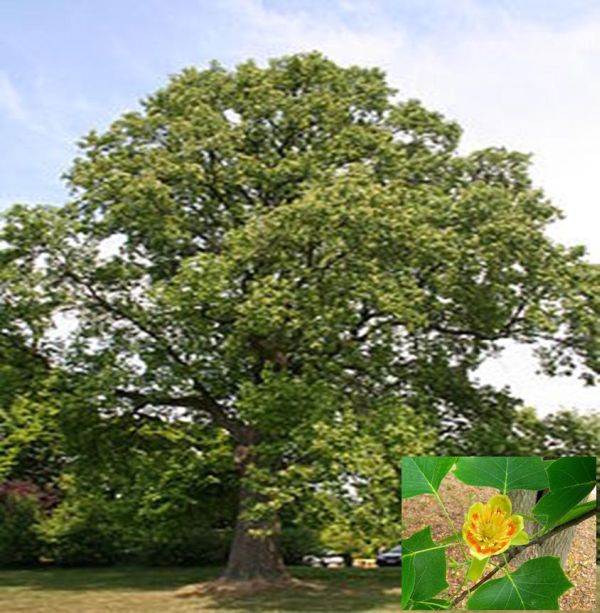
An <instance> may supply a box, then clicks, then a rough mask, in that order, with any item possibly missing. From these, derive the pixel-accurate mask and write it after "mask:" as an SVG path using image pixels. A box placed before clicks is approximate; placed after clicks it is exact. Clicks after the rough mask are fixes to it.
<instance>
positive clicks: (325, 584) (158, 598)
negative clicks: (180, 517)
mask: <svg viewBox="0 0 600 613" xmlns="http://www.w3.org/2000/svg"><path fill="white" fill-rule="evenodd" d="M291 571H292V574H293V576H294V577H296V578H298V579H301V580H303V581H306V582H309V587H307V586H305V587H302V588H290V589H273V590H269V591H266V592H265V591H260V592H256V593H253V594H244V595H238V596H232V595H218V596H215V595H211V596H202V597H190V598H185V599H183V598H176V597H175V596H174V592H175V590H177V589H178V588H180V587H182V586H184V585H188V584H192V583H201V582H204V581H210V580H212V579H215V578H217V577H218V576H219V573H220V569H218V568H139V567H123V568H120V567H119V568H94V569H79V568H78V569H39V570H11V571H0V611H2V613H12V612H13V611H15V612H16V611H20V612H25V611H26V612H27V613H41V612H44V613H63V612H64V613H71V612H73V613H75V612H77V613H91V612H102V613H112V612H113V611H114V612H119V613H124V612H131V613H136V612H139V611H144V612H148V613H153V612H156V613H158V612H159V611H160V612H161V613H162V612H167V613H169V612H179V611H220V612H242V611H265V612H275V611H286V612H287V611H290V612H291V611H326V612H329V611H399V610H400V572H399V570H398V569H394V568H389V569H372V570H362V569H355V568H352V569H313V568H301V567H295V568H292V569H291Z"/></svg>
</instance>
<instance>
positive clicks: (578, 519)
mask: <svg viewBox="0 0 600 613" xmlns="http://www.w3.org/2000/svg"><path fill="white" fill-rule="evenodd" d="M595 515H596V509H591V510H590V511H588V512H587V513H584V514H583V515H580V516H579V517H576V518H575V519H572V520H571V521H568V522H566V523H564V524H561V525H560V526H557V527H556V528H554V529H553V530H550V532H546V534H542V535H541V536H538V537H537V538H534V539H532V540H531V541H529V543H527V544H526V545H521V546H519V547H514V548H513V549H512V550H511V552H510V553H509V554H508V555H507V556H506V557H505V559H504V561H503V562H502V563H501V564H499V565H498V566H496V567H495V568H494V569H493V570H491V571H490V572H489V573H488V574H487V575H485V576H484V577H483V578H482V579H480V580H479V581H478V582H477V583H476V584H475V585H474V586H473V587H472V588H471V590H475V589H476V588H478V587H479V586H480V585H481V584H483V583H485V582H486V581H487V580H488V579H490V578H491V577H493V576H494V575H495V574H496V573H497V572H498V571H499V570H500V569H501V568H503V567H504V566H506V565H507V564H508V563H509V562H510V561H511V560H512V559H513V558H515V557H516V556H518V555H519V554H520V553H521V552H522V551H525V549H527V548H528V547H531V546H532V545H541V544H542V543H543V542H544V541H545V540H547V539H549V538H550V537H551V536H554V535H555V534H558V533H559V532H562V531H563V530H566V529H567V528H570V527H571V526H576V525H577V524H579V523H581V522H582V521H585V520H586V519H589V518H590V517H594V516H595ZM468 593H469V591H467V590H464V591H463V592H461V593H460V594H459V595H458V596H457V597H456V598H455V599H454V600H453V601H452V606H455V605H457V604H458V603H459V602H461V601H462V600H463V599H464V597H465V596H466V595H467V594H468Z"/></svg>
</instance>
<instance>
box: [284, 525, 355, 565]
mask: <svg viewBox="0 0 600 613" xmlns="http://www.w3.org/2000/svg"><path fill="white" fill-rule="evenodd" d="M344 545H347V543H344V544H343V546H344ZM281 548H282V550H283V559H284V560H285V562H286V564H294V565H298V564H301V563H302V558H303V557H304V556H306V555H310V554H312V555H314V554H315V553H318V552H319V551H321V550H322V549H323V543H322V541H321V538H320V535H319V532H318V531H317V530H315V529H314V528H312V527H310V526H305V525H291V526H288V527H285V525H284V528H283V530H282V532H281ZM334 549H337V548H335V547H334ZM346 550H347V549H346V548H344V547H343V548H342V549H341V551H346Z"/></svg>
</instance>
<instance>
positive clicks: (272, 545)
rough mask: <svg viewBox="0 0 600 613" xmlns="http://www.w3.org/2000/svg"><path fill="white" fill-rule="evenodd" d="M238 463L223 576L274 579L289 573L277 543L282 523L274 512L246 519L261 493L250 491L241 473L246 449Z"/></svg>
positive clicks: (244, 464)
mask: <svg viewBox="0 0 600 613" xmlns="http://www.w3.org/2000/svg"><path fill="white" fill-rule="evenodd" d="M244 449H245V451H244V456H243V458H244V461H242V462H241V463H240V464H241V465H240V464H239V465H238V466H239V467H240V474H241V476H242V485H241V487H240V494H239V504H238V515H237V520H236V525H235V531H234V535H233V542H232V544H231V549H230V552H229V559H228V561H227V566H226V568H225V573H224V575H223V578H224V579H225V580H227V581H277V580H281V579H285V578H287V577H288V573H287V571H286V568H285V564H284V562H283V555H282V553H281V547H280V544H279V537H280V532H281V525H280V522H279V518H278V517H277V515H276V514H273V515H271V516H270V517H269V518H263V519H260V520H254V519H249V518H248V517H247V516H246V512H247V511H248V510H249V509H250V508H251V507H252V505H253V504H254V503H256V502H259V501H260V502H264V500H263V497H262V496H261V495H260V494H256V493H255V492H252V491H250V489H249V488H248V485H247V484H245V483H244V480H243V477H244V474H245V472H246V469H247V467H248V465H249V463H247V460H248V459H249V454H248V453H247V452H248V449H247V448H244Z"/></svg>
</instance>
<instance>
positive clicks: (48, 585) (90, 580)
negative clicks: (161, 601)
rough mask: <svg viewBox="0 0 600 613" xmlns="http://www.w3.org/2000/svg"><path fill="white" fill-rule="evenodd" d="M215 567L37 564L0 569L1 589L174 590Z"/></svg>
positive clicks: (205, 577)
mask: <svg viewBox="0 0 600 613" xmlns="http://www.w3.org/2000/svg"><path fill="white" fill-rule="evenodd" d="M221 572H222V569H221V568H218V567H202V568H197V567H196V568H194V567H177V568H173V567H164V568H161V567H151V568H140V567H139V566H136V567H128V566H114V567H107V568H54V567H53V568H39V569H33V570H4V571H0V589H2V588H6V587H21V588H28V589H31V590H66V591H70V590H75V591H77V590H80V591H88V590H111V591H118V590H136V591H138V590H139V591H145V590H158V591H164V590H171V589H173V590H175V589H177V588H179V587H181V586H183V585H187V584H188V583H199V582H202V581H211V580H213V579H216V578H217V577H218V576H219V575H220V574H221Z"/></svg>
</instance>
